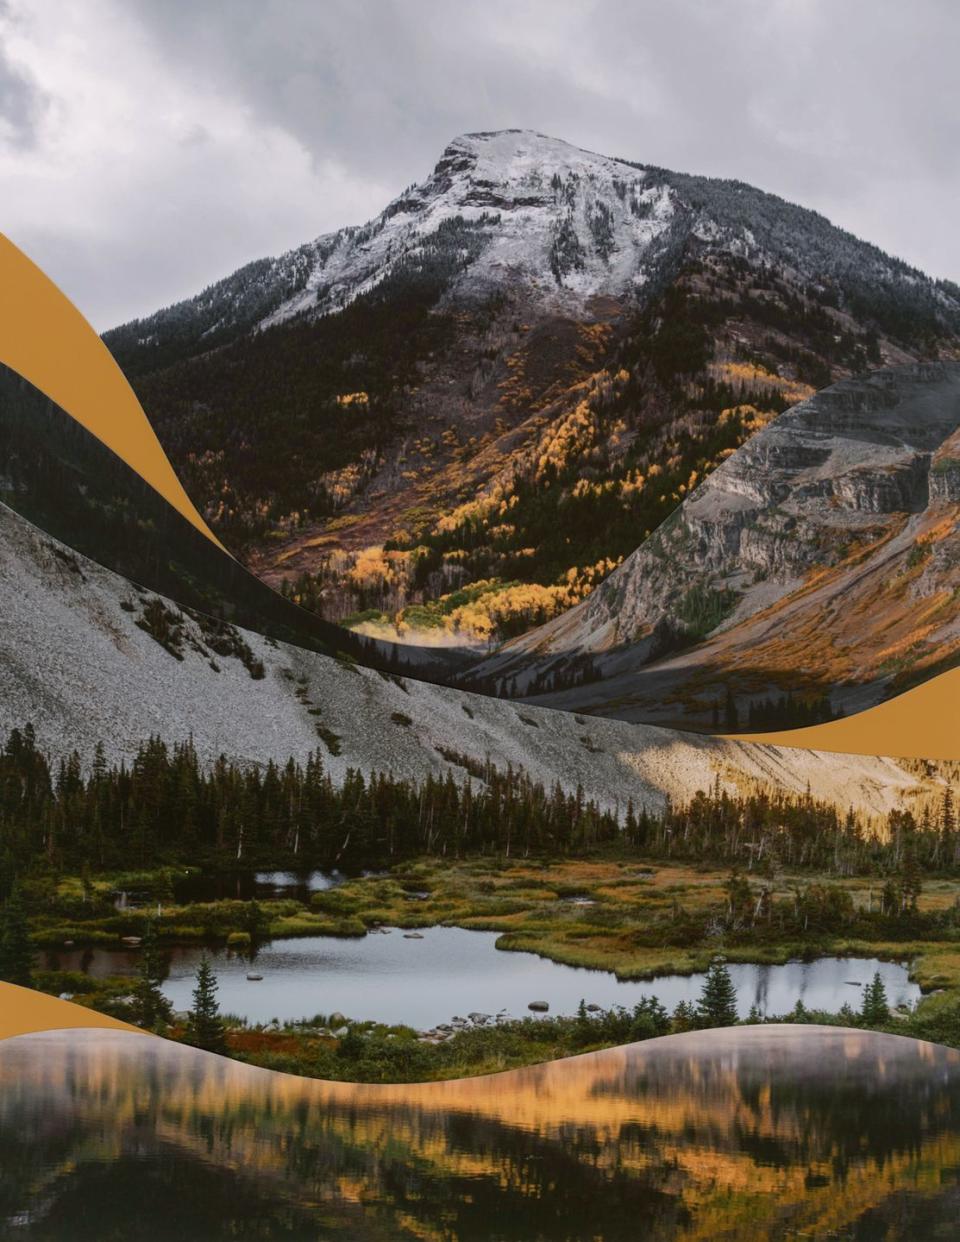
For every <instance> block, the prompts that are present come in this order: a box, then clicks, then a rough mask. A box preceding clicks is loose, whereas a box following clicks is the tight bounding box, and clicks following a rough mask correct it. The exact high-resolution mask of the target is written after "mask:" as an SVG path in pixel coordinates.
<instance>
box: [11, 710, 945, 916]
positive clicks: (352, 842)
mask: <svg viewBox="0 0 960 1242" xmlns="http://www.w3.org/2000/svg"><path fill="white" fill-rule="evenodd" d="M444 753H445V755H446V756H447V757H448V759H449V761H450V762H451V763H452V765H453V766H456V767H460V768H462V769H463V772H462V774H461V777H460V778H459V779H458V777H457V776H455V775H454V773H453V771H452V770H451V771H448V772H447V773H446V774H442V775H441V774H437V775H430V776H428V777H426V778H425V779H424V780H423V781H421V782H419V783H414V782H412V781H408V780H405V779H401V778H398V777H395V776H391V775H388V774H385V773H374V774H372V775H370V776H364V775H363V774H362V773H361V772H359V771H357V770H355V769H351V770H348V772H347V774H346V777H345V779H344V780H343V782H342V784H340V785H336V784H335V783H334V781H333V780H332V778H331V776H330V774H329V772H328V771H327V770H326V769H325V767H324V763H323V759H322V757H321V755H320V753H319V752H314V753H311V754H310V755H309V756H308V757H307V759H306V760H305V762H303V763H298V762H296V761H295V760H293V759H290V760H288V761H287V763H285V764H276V763H274V762H270V763H267V764H265V765H262V766H257V765H242V764H237V763H233V762H231V761H229V760H227V759H226V758H224V757H221V758H220V759H219V760H217V761H216V762H215V763H214V764H212V765H210V766H205V765H204V764H203V763H202V762H201V761H200V758H199V756H198V754H197V751H196V749H195V747H194V745H193V743H192V742H191V741H186V742H183V743H179V744H176V745H173V746H170V745H168V744H167V743H165V742H164V741H162V740H161V739H160V738H158V737H151V738H149V739H148V740H147V741H145V742H144V743H143V744H142V745H141V746H140V747H139V749H138V751H137V752H136V755H135V756H134V758H133V760H132V761H131V762H130V763H127V762H121V763H119V764H110V763H108V762H107V760H106V758H105V753H104V749H103V747H102V746H98V747H97V749H96V753H95V757H94V760H93V763H92V764H91V765H90V768H89V770H88V771H85V770H84V768H83V765H82V764H81V760H80V758H79V756H78V755H77V754H73V755H71V756H70V757H68V758H66V759H63V760H61V761H60V762H59V763H57V764H52V763H51V762H50V760H49V759H48V758H47V756H46V755H45V754H44V753H43V752H42V751H41V749H40V748H39V747H38V746H37V743H36V737H35V734H34V731H33V729H32V728H31V727H30V726H29V725H28V726H26V727H25V728H23V729H13V730H12V731H11V733H10V735H9V737H8V738H7V741H6V743H5V745H4V747H3V750H2V752H0V896H4V895H5V894H6V893H8V892H9V891H10V888H11V887H12V882H13V879H14V877H15V876H16V875H17V874H20V873H23V872H25V871H27V870H30V869H34V868H36V867H38V866H42V867H46V868H47V869H49V870H52V871H62V872H70V871H72V872H74V873H76V872H79V871H82V870H84V869H87V870H97V871H105V870H111V869H131V868H149V867H155V866H160V865H164V864H168V863H183V862H186V861H189V862H191V863H195V864H200V865H204V866H213V867H220V868H231V869H246V868H250V869H256V868H257V867H258V866H260V865H261V864H270V865H279V864H287V865H290V866H300V865H302V866H303V867H333V866H339V867H341V868H343V867H351V866H353V867H363V866H389V865H392V864H393V863H395V862H398V861H400V860H402V859H404V858H409V857H413V856H417V855H439V856H449V857H461V856H465V855H470V854H494V855H498V856H501V855H502V856H504V857H516V856H526V855H551V854H553V855H562V854H577V853H582V852H584V851H589V850H591V849H594V848H597V847H600V846H604V845H606V844H610V843H614V842H617V843H620V844H621V845H623V846H625V847H627V848H632V849H634V850H636V851H637V852H638V853H642V854H645V855H648V856H650V857H662V858H677V859H703V860H708V861H713V862H717V863H719V864H724V865H732V866H737V867H741V868H744V869H746V870H749V871H751V872H754V873H757V872H759V873H761V874H762V873H763V872H764V871H772V870H773V869H775V868H777V867H789V868H791V869H809V870H815V871H817V872H820V873H823V874H831V875H854V874H869V873H873V872H876V873H878V874H881V875H885V876H887V877H888V878H889V879H890V881H891V883H893V882H895V883H896V885H898V886H899V887H898V889H897V893H898V896H897V898H896V900H898V901H900V902H901V903H902V904H906V905H909V904H910V902H911V900H913V902H914V904H915V892H916V891H919V880H918V877H919V875H920V874H921V873H922V872H924V871H943V870H951V869H955V868H957V867H960V826H958V822H957V815H956V812H955V807H954V795H953V791H952V790H951V788H950V787H949V785H945V786H944V789H943V794H942V798H941V801H940V804H939V806H936V807H928V808H927V809H926V810H924V811H923V812H922V814H920V815H919V816H915V815H914V814H913V813H912V812H911V811H909V810H903V809H898V810H894V811H892V812H891V813H890V814H889V816H888V817H887V821H886V823H885V824H882V825H881V824H877V823H868V822H866V821H865V820H864V819H863V817H861V816H860V815H858V814H856V813H855V812H854V811H853V810H852V809H850V810H848V811H846V812H844V811H843V810H842V809H840V808H838V807H837V806H835V805H834V804H832V803H829V802H826V801H822V800H818V799H816V798H814V797H813V796H812V795H811V794H810V793H809V792H807V793H805V794H803V795H800V796H795V795H792V794H789V793H785V792H781V793H770V792H764V791H756V792H752V793H738V794H731V793H729V792H728V791H727V790H725V789H723V788H722V787H721V784H720V781H719V778H718V779H717V780H716V782H715V784H714V786H713V787H712V788H711V789H710V790H708V791H700V792H698V793H697V794H695V795H694V797H693V798H691V799H690V800H689V801H687V802H684V803H682V804H681V803H677V804H673V803H670V802H668V803H667V805H666V807H665V808H664V809H663V810H662V811H659V812H657V813H654V812H652V811H651V810H649V809H647V808H645V807H640V808H639V809H638V808H635V807H634V805H633V803H628V805H627V806H626V807H622V808H619V811H617V810H614V809H609V808H604V807H601V806H600V805H598V803H597V802H595V801H593V800H590V799H588V798H586V797H585V795H584V793H583V790H582V789H577V790H576V791H575V792H573V793H569V792H566V791H564V790H563V789H562V788H561V787H560V785H559V784H556V785H554V786H553V788H551V789H547V788H546V787H545V786H544V785H542V784H540V783H537V782H535V781H533V780H532V779H531V778H530V777H529V776H528V775H527V774H526V773H524V772H523V771H518V770H515V769H511V768H507V769H506V770H500V769H497V768H495V767H494V766H493V765H492V764H491V763H490V762H489V761H485V760H481V759H479V758H476V757H471V756H467V755H460V754H458V753H456V752H452V751H450V752H444ZM911 893H913V894H914V896H913V898H911Z"/></svg>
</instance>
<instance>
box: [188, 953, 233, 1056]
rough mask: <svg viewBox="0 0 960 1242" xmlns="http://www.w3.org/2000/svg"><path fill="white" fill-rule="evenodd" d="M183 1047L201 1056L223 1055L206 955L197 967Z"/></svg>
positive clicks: (223, 1031) (224, 1039)
mask: <svg viewBox="0 0 960 1242" xmlns="http://www.w3.org/2000/svg"><path fill="white" fill-rule="evenodd" d="M184 1039H185V1041H186V1043H188V1044H192V1045H193V1047H194V1048H203V1049H204V1051H205V1052H219V1053H221V1054H225V1053H226V1051H227V1035H226V1029H225V1028H224V1025H223V1019H222V1018H221V1017H220V1006H219V1005H218V1004H217V977H216V975H215V974H214V973H213V968H212V967H211V965H210V962H209V961H208V959H207V957H206V955H204V956H203V957H202V958H201V959H200V965H199V966H198V967H197V986H196V987H195V988H194V990H193V1008H192V1009H191V1010H190V1017H189V1018H188V1019H187V1031H186V1035H185V1036H184Z"/></svg>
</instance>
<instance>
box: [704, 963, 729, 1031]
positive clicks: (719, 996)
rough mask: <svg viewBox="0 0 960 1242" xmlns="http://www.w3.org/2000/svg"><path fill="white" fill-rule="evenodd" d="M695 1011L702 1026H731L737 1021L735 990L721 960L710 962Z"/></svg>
mask: <svg viewBox="0 0 960 1242" xmlns="http://www.w3.org/2000/svg"><path fill="white" fill-rule="evenodd" d="M697 1013H698V1015H699V1018H700V1024H701V1025H702V1026H733V1025H734V1023H735V1022H736V1021H737V990H736V988H735V987H734V986H733V980H732V979H731V978H730V971H729V970H727V968H726V966H725V965H724V964H723V962H721V961H715V962H712V963H711V965H710V969H709V970H708V971H707V977H706V979H704V981H703V991H702V992H701V993H700V999H699V1000H698V1001H697Z"/></svg>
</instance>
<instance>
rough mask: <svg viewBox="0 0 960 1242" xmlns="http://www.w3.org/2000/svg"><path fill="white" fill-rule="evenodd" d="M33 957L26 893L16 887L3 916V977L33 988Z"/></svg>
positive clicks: (0, 942)
mask: <svg viewBox="0 0 960 1242" xmlns="http://www.w3.org/2000/svg"><path fill="white" fill-rule="evenodd" d="M33 960H34V949H33V942H32V941H31V939H30V928H29V926H28V924H27V911H26V907H25V906H24V902H23V895H22V893H21V892H20V889H19V888H18V887H16V886H14V888H13V891H12V892H11V893H10V896H9V897H8V898H7V900H6V902H5V903H4V906H3V912H2V919H0V979H3V980H5V981H6V982H7V983H18V984H20V986H21V987H24V988H29V987H32V986H33Z"/></svg>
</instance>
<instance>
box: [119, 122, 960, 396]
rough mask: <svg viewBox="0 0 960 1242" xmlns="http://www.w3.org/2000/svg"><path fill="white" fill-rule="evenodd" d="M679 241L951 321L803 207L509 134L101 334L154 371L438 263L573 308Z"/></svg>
mask: <svg viewBox="0 0 960 1242" xmlns="http://www.w3.org/2000/svg"><path fill="white" fill-rule="evenodd" d="M691 241H692V242H694V243H695V242H700V243H702V244H703V245H704V246H705V247H706V248H708V249H712V250H722V251H726V252H728V253H730V254H732V255H740V256H743V257H744V258H749V259H751V260H753V261H756V262H777V261H779V262H789V263H790V264H792V265H793V266H794V267H795V270H796V272H797V274H798V275H800V276H802V277H803V278H805V279H812V280H821V281H822V280H823V279H824V278H829V277H839V278H841V279H842V280H844V281H846V282H847V283H849V285H850V286H851V288H853V287H856V286H859V287H861V288H867V287H869V286H870V285H871V284H875V285H876V284H879V283H880V282H888V283H889V284H890V285H891V290H890V292H889V294H888V296H889V300H890V301H891V302H894V301H896V300H897V297H898V296H899V297H900V298H904V297H906V298H907V300H908V301H913V302H915V303H916V304H917V306H918V308H919V307H920V306H924V307H925V308H926V310H927V311H928V313H929V314H931V315H932V316H934V317H936V316H937V314H938V312H939V314H940V315H942V316H943V317H944V318H945V319H955V317H956V316H957V315H958V314H960V300H958V292H957V290H956V289H953V288H951V287H949V286H947V285H946V284H941V285H937V284H934V282H932V281H929V280H927V279H926V278H924V277H922V276H921V274H920V273H918V272H916V271H914V270H913V269H910V268H909V267H907V265H906V264H904V263H902V262H900V261H899V260H896V259H891V258H889V257H888V256H886V255H884V254H883V253H882V252H881V251H879V250H877V249H876V248H875V247H873V246H869V245H867V244H865V243H863V242H859V241H857V240H856V239H855V238H853V237H852V236H851V235H849V234H846V233H844V232H842V231H841V230H839V229H836V228H834V227H833V226H832V225H830V224H829V222H828V221H827V220H825V219H824V218H823V217H822V216H819V215H817V214H816V213H815V212H811V211H807V210H805V209H803V208H799V207H794V206H792V205H791V204H789V203H786V202H785V201H783V200H781V199H778V198H776V197H775V196H773V195H770V194H765V193H763V192H762V191H759V190H755V189H753V188H752V187H751V186H748V185H745V184H743V183H741V182H736V181H720V180H714V179H709V178H705V177H691V176H686V175H684V174H680V173H672V172H668V171H666V170H664V169H660V168H653V167H646V166H644V165H641V164H637V163H633V162H630V161H627V160H621V159H612V158H609V157H607V156H603V155H597V154H595V153H593V152H590V151H584V150H581V149H580V148H579V147H575V146H572V145H571V144H570V143H567V142H564V141H562V140H560V139H557V138H550V137H547V136H546V135H544V134H539V133H536V132H535V131H533V130H526V129H509V130H499V131H495V132H491V133H475V134H463V135H461V136H460V137H458V138H455V139H454V140H453V141H452V142H451V143H450V144H449V145H448V146H447V147H446V149H445V150H444V152H443V154H442V155H441V157H440V160H439V161H438V163H437V165H436V167H435V168H434V170H433V172H432V173H431V174H430V176H428V177H427V178H426V179H425V180H424V181H422V182H420V183H419V184H415V185H412V186H410V187H409V188H408V189H407V190H405V191H404V192H403V193H402V194H401V195H400V196H399V197H397V198H395V199H394V200H393V201H392V202H391V203H390V204H389V205H388V206H387V207H386V208H385V209H384V210H383V211H382V212H381V213H380V215H379V216H377V217H376V218H375V219H373V220H371V221H370V222H368V223H367V224H365V225H362V226H352V227H348V228H343V229H339V230H337V231H336V232H334V233H328V234H324V235H322V236H321V237H318V238H317V239H316V240H315V241H313V242H308V243H307V244H305V245H303V246H300V247H298V248H297V249H295V250H291V251H288V252H287V253H286V254H284V255H281V256H280V257H279V258H277V259H272V260H260V261H257V262H254V263H251V264H248V265H247V266H246V267H243V268H241V269H240V270H239V271H238V272H236V273H234V275H233V276H230V277H228V278H227V279H225V280H222V281H219V282H218V283H217V284H215V285H212V286H211V287H209V288H208V289H206V290H204V292H203V293H201V294H199V295H198V296H197V297H195V298H192V299H190V300H189V301H186V302H181V303H178V304H177V305H176V306H173V307H171V308H169V309H167V310H164V311H160V312H158V313H157V314H155V315H152V316H149V317H148V318H146V319H138V320H135V321H133V324H130V325H126V326H124V327H121V328H116V329H114V330H113V331H111V332H109V333H107V334H106V339H107V341H108V343H109V344H110V345H111V347H113V348H114V349H115V350H116V351H117V352H118V354H119V356H120V357H121V361H123V363H124V365H125V366H127V367H128V369H131V370H133V371H135V372H136V371H140V370H142V369H144V368H146V367H150V365H151V362H152V361H153V358H152V357H151V355H156V357H157V358H158V359H161V360H162V359H163V358H164V357H165V356H166V354H167V353H168V351H169V348H170V346H171V345H172V344H173V341H174V338H176V340H177V342H178V343H179V344H180V345H181V346H183V345H186V346H187V352H195V351H197V350H201V351H202V350H205V349H207V348H209V347H210V346H212V345H214V344H217V343H222V341H223V340H225V339H229V338H231V337H233V336H234V335H236V334H237V333H238V332H243V331H248V330H251V329H263V328H267V327H271V326H273V325H276V324H279V323H283V322H285V321H287V320H289V319H290V318H292V317H294V316H297V315H304V314H306V315H323V314H330V313H334V312H336V311H338V310H342V309H343V308H344V307H345V306H346V305H348V304H349V303H350V302H351V301H353V300H354V299H355V298H357V297H360V296H362V295H364V294H366V293H369V292H371V291H372V290H373V289H375V288H376V287H377V286H378V285H380V284H381V283H382V282H383V281H385V280H387V279H388V278H390V277H391V276H394V277H398V276H403V275H409V274H411V273H412V272H414V271H417V270H420V271H422V270H424V269H426V268H430V267H435V266H437V265H440V266H445V267H447V269H448V270H447V276H448V278H449V282H448V283H449V286H450V290H451V291H453V290H455V291H456V292H458V293H461V294H464V293H474V294H481V293H485V292H489V291H491V290H497V291H501V292H502V291H503V290H504V287H505V286H506V285H508V284H509V285H511V286H521V287H524V288H527V289H530V290H533V291H536V293H537V294H538V295H539V296H540V297H542V298H543V299H545V300H546V301H547V302H548V303H552V304H554V305H560V306H565V307H566V308H568V309H573V310H577V309H578V303H577V299H578V298H579V299H582V298H585V297H589V296H591V295H595V294H607V295H611V296H617V297H619V296H623V295H626V294H630V293H632V292H633V293H636V292H640V291H642V290H644V288H645V287H649V286H650V285H651V284H652V282H654V281H655V279H656V277H657V276H658V275H663V274H664V267H665V265H666V264H667V263H668V261H669V260H670V258H671V257H676V255H677V252H678V251H679V250H681V249H682V247H683V245H684V243H687V242H691ZM900 286H902V287H900ZM910 287H912V294H911V295H909V296H908V294H907V290H908V288H910ZM564 291H567V292H569V293H570V294H572V295H573V296H572V297H566V298H565V297H563V296H562V294H563V292H564ZM558 295H559V296H558ZM134 329H135V331H134ZM191 338H192V339H191Z"/></svg>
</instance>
